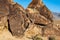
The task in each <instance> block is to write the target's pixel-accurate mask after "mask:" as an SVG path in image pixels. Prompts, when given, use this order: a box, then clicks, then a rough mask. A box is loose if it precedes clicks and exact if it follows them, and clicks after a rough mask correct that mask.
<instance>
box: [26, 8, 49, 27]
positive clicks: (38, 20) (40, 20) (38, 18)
mask: <svg viewBox="0 0 60 40" xmlns="http://www.w3.org/2000/svg"><path fill="white" fill-rule="evenodd" d="M26 12H27V15H28V18H29V19H30V21H31V22H32V23H34V24H37V25H42V26H44V25H48V24H49V23H50V21H49V20H47V19H46V18H45V17H44V16H42V15H40V14H39V12H38V11H37V10H36V9H31V8H27V9H26Z"/></svg>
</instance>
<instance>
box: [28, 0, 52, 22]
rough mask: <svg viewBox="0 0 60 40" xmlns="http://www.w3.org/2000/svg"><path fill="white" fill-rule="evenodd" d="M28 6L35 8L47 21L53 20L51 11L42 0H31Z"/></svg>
mask: <svg viewBox="0 0 60 40" xmlns="http://www.w3.org/2000/svg"><path fill="white" fill-rule="evenodd" d="M28 8H31V9H36V10H37V11H38V12H39V14H40V15H42V16H44V17H46V18H47V19H48V20H49V21H51V22H53V19H52V18H53V15H52V13H51V11H50V10H49V9H48V8H47V7H46V6H45V5H44V4H43V2H42V0H32V2H31V3H30V4H29V6H28Z"/></svg>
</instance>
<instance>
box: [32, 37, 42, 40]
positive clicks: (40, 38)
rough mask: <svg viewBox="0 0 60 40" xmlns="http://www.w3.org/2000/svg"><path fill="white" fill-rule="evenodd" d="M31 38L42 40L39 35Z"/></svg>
mask: <svg viewBox="0 0 60 40" xmlns="http://www.w3.org/2000/svg"><path fill="white" fill-rule="evenodd" d="M33 40H43V39H42V38H41V37H38V36H35V37H34V38H33Z"/></svg>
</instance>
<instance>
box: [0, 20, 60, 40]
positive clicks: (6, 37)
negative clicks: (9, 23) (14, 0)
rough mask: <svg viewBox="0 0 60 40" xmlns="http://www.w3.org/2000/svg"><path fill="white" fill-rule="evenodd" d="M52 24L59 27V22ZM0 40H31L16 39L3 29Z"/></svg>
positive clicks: (24, 39)
mask: <svg viewBox="0 0 60 40" xmlns="http://www.w3.org/2000/svg"><path fill="white" fill-rule="evenodd" d="M54 24H56V25H60V20H54ZM0 40H32V39H28V38H26V37H25V36H24V37H23V38H16V37H14V36H12V35H11V33H10V32H9V31H8V30H7V29H4V30H2V32H1V31H0Z"/></svg>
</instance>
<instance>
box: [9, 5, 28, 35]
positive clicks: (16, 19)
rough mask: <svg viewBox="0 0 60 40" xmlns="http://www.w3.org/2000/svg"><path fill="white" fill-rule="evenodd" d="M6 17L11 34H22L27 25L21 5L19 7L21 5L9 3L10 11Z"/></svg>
mask: <svg viewBox="0 0 60 40" xmlns="http://www.w3.org/2000/svg"><path fill="white" fill-rule="evenodd" d="M8 17H9V25H10V30H11V32H12V34H13V35H15V36H22V35H23V34H24V32H25V30H26V27H27V25H28V23H27V20H28V19H27V17H26V15H25V11H24V9H23V7H21V5H18V4H14V5H12V4H11V5H10V13H9V16H8ZM25 22H26V23H25ZM25 24H26V25H25Z"/></svg>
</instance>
